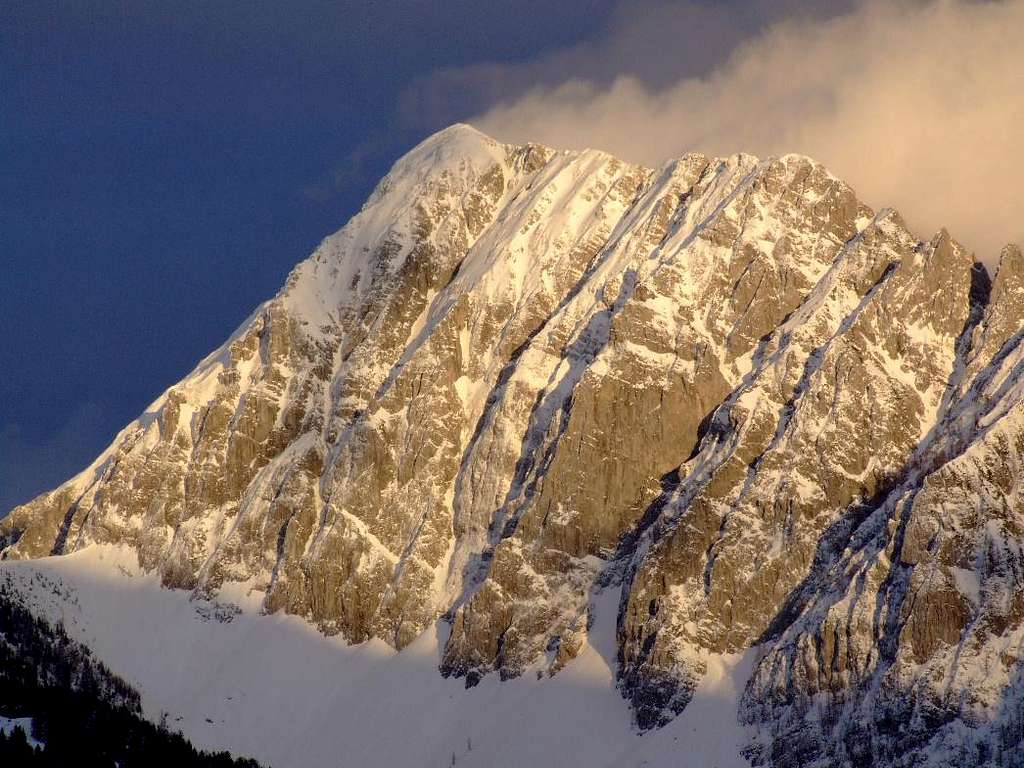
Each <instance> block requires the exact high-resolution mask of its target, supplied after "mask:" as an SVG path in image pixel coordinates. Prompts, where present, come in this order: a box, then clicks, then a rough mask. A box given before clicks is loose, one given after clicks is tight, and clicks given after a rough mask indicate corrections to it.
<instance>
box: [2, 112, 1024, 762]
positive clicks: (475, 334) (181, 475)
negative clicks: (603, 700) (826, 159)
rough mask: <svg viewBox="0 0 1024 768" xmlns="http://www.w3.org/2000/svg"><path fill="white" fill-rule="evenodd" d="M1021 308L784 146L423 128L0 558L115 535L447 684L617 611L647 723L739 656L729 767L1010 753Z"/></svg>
mask: <svg viewBox="0 0 1024 768" xmlns="http://www.w3.org/2000/svg"><path fill="white" fill-rule="evenodd" d="M1022 307H1024V257H1022V256H1021V254H1020V251H1019V250H1017V249H1015V248H1012V247H1011V248H1007V250H1006V251H1005V252H1004V254H1003V257H1002V261H1001V265H1000V268H999V270H998V273H997V275H996V278H995V280H994V282H993V283H992V284H991V285H989V283H988V278H987V274H986V273H985V271H984V269H983V268H982V267H980V265H977V264H975V263H974V261H973V258H972V257H971V256H970V255H969V254H968V253H967V252H966V251H965V250H964V249H963V248H962V247H961V246H959V245H958V244H957V243H956V242H955V241H954V240H953V239H952V238H951V237H950V236H949V235H948V234H947V233H945V232H944V231H943V232H940V233H939V234H938V235H936V236H935V237H934V238H932V239H931V240H930V241H928V242H920V241H919V240H918V239H917V238H916V237H915V236H914V235H912V234H911V233H910V232H909V231H908V229H907V227H906V225H905V224H904V223H903V222H902V220H901V219H900V217H899V215H898V214H896V213H895V212H893V211H889V210H886V211H882V212H880V213H879V214H877V215H876V214H875V213H874V212H873V211H871V210H869V209H868V208H867V207H866V206H864V205H863V204H862V203H861V202H859V201H858V200H857V198H856V196H855V194H854V192H853V191H852V190H851V189H850V188H849V187H848V186H847V185H846V184H844V183H843V182H842V181H840V180H838V179H836V178H835V177H833V176H832V175H830V174H829V173H828V172H827V171H826V170H825V169H824V168H822V167H821V166H820V165H818V164H816V163H814V162H813V161H811V160H809V159H807V158H804V157H800V156H795V155H790V156H785V157H781V158H773V159H767V160H763V161H762V160H758V159H757V158H754V157H751V156H749V155H735V156H732V157H729V158H724V159H720V158H708V157H704V156H702V155H687V156H684V157H682V158H680V159H678V160H675V161H672V162H670V163H668V164H667V165H666V166H665V167H663V168H661V169H659V170H656V171H655V170H651V169H646V168H641V167H638V166H634V165H630V164H628V163H624V162H621V161H619V160H617V159H615V158H613V157H611V156H609V155H607V154H604V153H601V152H595V151H590V150H588V151H583V152H561V151H555V150H552V149H549V148H546V147H541V146H537V145H527V146H521V147H518V146H508V145H503V144H500V143H498V142H495V141H493V140H491V139H489V138H487V137H485V136H483V135H481V134H480V133H478V132H476V131H475V130H473V129H472V128H469V127H468V126H454V127H452V128H450V129H447V130H445V131H442V132H441V133H439V134H437V135H435V136H434V137H431V138H430V139H428V140H427V141H425V142H424V143H423V144H421V145H420V146H418V147H417V148H415V149H414V150H413V151H412V152H410V153H409V154H408V155H407V156H406V157H404V158H403V159H402V160H400V161H399V162H398V163H397V164H396V165H395V167H394V168H393V169H392V171H391V172H390V173H389V174H388V176H387V177H385V179H384V180H382V181H381V183H380V184H379V185H378V187H377V189H376V190H375V191H374V193H373V194H372V196H371V197H370V199H369V200H368V201H367V203H366V205H365V206H364V208H363V209H362V211H361V212H360V213H359V214H357V215H356V216H355V217H353V219H352V220H351V221H350V222H349V223H348V224H347V225H346V226H345V228H344V229H342V230H341V231H339V232H338V233H337V234H335V235H332V236H331V237H329V238H327V239H326V240H325V241H324V242H323V243H322V244H321V246H320V247H319V248H318V249H317V250H316V252H315V253H314V254H313V255H312V256H311V257H310V258H309V259H307V260H306V261H304V262H302V263H301V264H300V265H299V266H298V267H296V269H295V270H294V271H293V273H292V274H291V275H290V276H289V278H288V281H287V283H286V285H285V287H284V288H283V289H282V291H281V292H280V293H279V294H278V296H276V297H275V298H274V299H272V300H270V301H268V302H267V303H265V304H264V305H262V306H261V307H259V308H258V309H257V310H256V311H255V312H254V313H253V315H252V317H250V318H249V319H248V320H247V321H246V322H245V323H243V324H242V326H241V327H240V328H239V329H238V331H236V332H235V334H234V335H233V336H232V337H231V338H230V339H229V340H228V341H227V342H226V343H225V344H224V346H222V347H221V348H220V349H219V350H217V351H216V352H214V353H213V354H212V355H211V356H210V357H208V358H206V359H205V360H204V361H202V362H201V363H200V364H199V366H198V367H197V368H196V370H195V371H193V372H192V373H191V374H190V375H189V376H188V377H186V378H185V379H184V380H183V381H182V382H180V383H179V384H177V385H175V386H173V387H172V388H171V389H169V390H168V391H167V392H166V393H165V394H164V395H163V396H162V397H161V398H160V399H159V400H157V402H155V403H154V404H153V405H152V406H151V407H150V408H149V409H148V410H147V412H146V413H145V414H143V415H142V416H141V417H140V418H139V419H138V420H137V421H136V422H134V423H133V424H131V425H129V426H128V427H127V428H126V429H125V430H124V431H122V432H121V434H119V435H118V437H117V438H116V439H115V441H114V443H113V445H112V446H111V447H110V449H108V451H106V452H105V453H104V454H103V455H102V456H101V457H99V458H98V459H97V461H96V462H95V463H94V464H93V465H92V466H91V467H89V468H88V469H87V470H85V471H84V472H83V473H81V474H80V475H78V476H77V477H76V478H73V479H72V480H70V481H68V482H67V483H66V484H64V485H63V486H61V487H60V488H58V489H56V490H55V491H53V492H50V493H48V494H44V495H42V496H40V497H39V498H37V499H35V500H33V501H31V502H29V503H28V504H26V505H24V506H22V507H19V508H17V509H15V510H14V511H13V512H12V513H11V514H10V515H9V516H8V517H6V518H4V519H3V520H2V521H0V537H2V540H0V544H2V546H3V554H4V556H5V557H37V556H42V555H47V554H51V553H54V554H60V553H65V552H71V551H74V550H77V549H81V548H83V547H87V546H89V545H90V544H92V543H94V542H119V543H126V544H129V545H130V546H132V547H133V548H134V549H135V550H136V551H137V552H138V556H139V562H140V565H142V567H143V568H145V569H147V570H152V571H156V572H158V573H159V574H160V576H161V578H162V580H163V582H164V583H165V584H166V585H168V586H175V587H184V588H188V589H196V590H199V591H202V592H204V593H216V592H217V591H218V590H219V589H221V587H222V586H223V585H225V584H227V583H236V582H240V583H242V584H243V585H244V586H245V588H247V589H248V590H249V591H250V592H252V593H255V594H256V595H258V596H260V597H261V598H262V605H263V608H264V610H265V611H267V612H274V611H278V610H283V611H286V612H288V613H292V614H297V615H299V616H302V617H305V618H306V619H308V620H309V621H311V622H313V623H315V624H316V625H317V626H319V627H320V628H321V629H322V630H323V631H325V632H328V633H341V634H342V635H343V636H344V637H345V638H347V639H348V640H351V641H354V642H358V641H362V640H365V639H368V638H371V637H376V638H381V639H383V640H385V641H386V642H388V643H390V644H391V645H393V646H395V647H397V648H401V647H403V646H405V645H407V644H408V643H410V642H411V641H412V639H413V638H415V637H416V636H417V635H418V634H420V633H421V632H422V631H423V630H424V629H426V628H427V627H428V626H429V625H430V624H431V623H432V622H434V621H436V620H437V619H438V618H440V617H443V618H444V619H445V620H446V621H448V622H449V623H450V625H451V631H450V633H449V635H448V639H447V644H446V647H445V649H444V653H443V657H442V658H441V660H440V666H441V671H442V673H444V674H449V675H450V674H454V675H460V676H465V678H466V680H467V682H468V683H472V682H474V681H475V680H477V679H479V677H480V676H481V675H484V674H487V673H489V672H492V671H496V672H498V673H500V674H501V675H502V676H505V677H507V676H515V675H518V674H521V673H523V672H524V671H526V670H527V669H536V670H537V671H544V670H546V671H548V672H549V673H554V672H556V671H557V670H558V669H560V668H561V667H562V666H563V665H564V664H565V663H567V662H568V661H570V660H571V659H572V658H573V657H574V656H575V655H576V654H577V653H578V652H579V650H580V649H581V647H582V646H583V643H584V642H585V641H586V638H587V629H588V622H589V612H590V609H591V605H592V600H591V597H592V594H593V592H594V591H595V590H601V589H610V588H621V603H620V615H619V623H618V641H619V653H620V663H621V667H620V677H621V685H622V690H623V693H624V694H625V695H626V696H627V697H628V698H629V699H630V701H631V702H632V704H633V706H634V711H635V713H636V718H637V722H638V724H639V725H640V726H641V727H649V726H653V725H658V724H662V723H665V722H667V721H668V720H669V719H671V718H672V717H673V716H675V715H676V714H678V713H679V712H680V711H682V709H683V708H684V707H685V706H686V704H687V702H688V701H689V699H690V696H691V694H692V691H693V689H694V687H695V686H696V685H697V684H698V682H699V680H700V678H701V676H702V675H703V673H704V666H705V663H706V660H707V658H708V655H709V654H720V653H733V652H739V651H743V650H745V649H747V648H750V647H751V646H755V645H757V646H759V647H760V652H761V654H762V659H761V661H760V663H759V665H758V666H757V669H756V671H755V674H754V677H753V679H752V681H751V683H750V685H749V688H748V691H747V695H746V698H745V699H744V703H743V708H742V716H743V718H744V720H745V721H746V722H748V723H749V724H750V725H752V726H753V727H754V731H753V732H754V733H755V741H754V743H753V744H752V745H751V747H750V754H751V756H752V757H753V758H754V759H755V761H760V762H763V763H764V762H773V761H774V762H777V763H778V764H795V763H799V762H801V761H804V762H813V761H814V760H818V761H823V763H822V764H831V762H833V761H838V762H840V763H842V762H843V761H845V762H847V763H849V764H862V763H864V762H865V761H870V760H872V759H885V760H888V761H890V762H894V761H896V759H897V756H898V755H900V754H901V753H903V752H905V751H908V750H911V751H912V750H919V751H921V750H933V748H936V749H937V747H935V745H936V744H939V743H940V742H941V743H946V744H956V745H960V744H968V743H971V744H973V743H974V742H972V741H971V739H976V741H978V743H982V742H983V741H984V738H983V737H982V735H979V734H983V732H984V733H989V731H985V728H989V729H990V731H991V729H996V728H1003V730H1004V731H1007V732H1008V733H1010V735H1009V736H1002V737H1000V738H1002V741H1001V742H1000V743H1001V745H1002V746H1001V747H1000V748H1001V749H1002V750H1003V751H1002V753H1001V754H1003V755H1007V754H1010V753H1011V752H1012V751H1013V750H1014V749H1017V748H1018V747H1016V746H1015V744H1017V743H1018V742H1019V740H1020V739H1019V738H1016V737H1014V736H1013V733H1016V732H1014V731H1013V728H1015V727H1017V725H1016V724H1017V723H1019V721H1020V718H1019V715H1018V714H1016V713H1017V709H1016V705H1015V704H1013V705H1011V704H1009V703H1007V704H1005V705H1004V706H1003V708H1002V709H999V706H1000V705H999V703H998V702H999V701H1006V702H1011V701H1012V697H1013V692H1014V691H1016V687H1015V686H1018V681H1017V678H1016V676H1015V673H1014V670H1015V669H1016V656H1017V655H1016V652H1015V651H1013V650H1012V648H1013V647H1014V645H1013V644H1014V643H1015V642H1016V641H1015V640H1014V639H1013V638H1014V637H1015V635H1014V633H1016V632H1018V631H1020V630H1019V625H1020V621H1019V613H1020V612H1019V610H1018V607H1017V605H1016V602H1017V601H1016V598H1015V597H1014V595H1015V594H1016V592H1017V591H1019V586H1020V584H1019V574H1020V573H1021V572H1022V570H1021V567H1022V565H1021V561H1020V550H1019V546H1018V544H1017V542H1016V538H1017V536H1018V533H1019V530H1020V529H1019V526H1020V525H1021V523H1022V522H1024V521H1019V520H1017V518H1016V517H1015V515H1016V514H1017V502H1016V498H1017V495H1016V494H1017V491H1016V487H1017V486H1016V480H1017V477H1018V466H1019V464H1018V461H1019V452H1020V451H1019V449H1020V445H1021V442H1022V440H1024V438H1021V436H1020V434H1021V428H1020V421H1019V418H1020V417H1019V415H1018V411H1019V406H1018V398H1019V395H1020V392H1022V391H1024V386H1022V385H1021V384H1020V382H1021V381H1022V380H1024V379H1022V378H1021V377H1022V375H1024V369H1021V368H1020V365H1019V359H1020V355H1022V354H1024V351H1020V350H1022V349H1024V346H1022V343H1021V326H1022V321H1024V318H1022V312H1024V310H1022ZM908 596H909V597H908ZM961 666H964V667H965V669H967V671H965V672H961V671H959V669H960V667H961ZM993 669H996V670H1001V673H1000V674H1002V677H1000V676H999V675H998V674H992V671H991V670H993ZM951 670H952V671H951ZM979 670H983V671H979ZM997 710H998V712H997ZM855 711H859V712H861V713H862V715H863V713H865V712H866V713H868V714H867V715H863V717H861V720H863V722H864V723H867V725H863V727H861V726H856V725H855V724H851V723H850V722H849V721H850V720H851V713H853V712H855ZM900 718H904V719H906V718H909V720H907V722H910V721H913V722H914V723H918V725H916V726H914V727H915V728H917V729H918V730H916V731H915V730H913V729H911V730H910V731H906V732H902V731H900V732H898V733H897V732H896V731H894V730H893V726H892V723H895V722H902V721H901V720H900ZM854 719H856V718H854ZM922 723H923V724H924V725H920V724H922ZM995 724H998V725H995ZM935 727H940V729H941V733H940V735H939V736H934V737H933V736H929V735H928V734H930V733H931V730H929V729H933V728H935ZM922 728H923V729H924V730H922ZM864 729H867V730H864ZM964 729H966V730H967V731H970V733H971V734H973V735H972V736H971V737H970V738H967V737H963V738H961V736H962V734H963V732H965V731H964ZM1007 729H1009V730H1007ZM897 730H898V729H897ZM1018 731H1019V728H1018ZM958 734H959V735H958ZM1018 736H1019V734H1018ZM1015 738H1016V741H1015ZM936 739H939V741H936ZM943 739H944V740H945V741H942V740H943ZM989 741H991V739H990V740H989ZM862 742H863V743H866V744H867V745H868V746H867V747H857V746H855V745H856V744H860V743H862ZM972 748H973V747H972ZM933 751H934V750H933ZM929 754H932V753H931V752H929ZM935 754H938V753H935ZM929 759H930V758H929ZM936 759H938V758H936ZM986 759H988V758H986Z"/></svg>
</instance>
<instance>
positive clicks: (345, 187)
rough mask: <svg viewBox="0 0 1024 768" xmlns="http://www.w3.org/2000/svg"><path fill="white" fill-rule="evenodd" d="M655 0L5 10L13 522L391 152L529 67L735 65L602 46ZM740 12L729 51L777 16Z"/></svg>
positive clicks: (4, 273) (0, 47) (270, 283)
mask: <svg viewBox="0 0 1024 768" xmlns="http://www.w3.org/2000/svg"><path fill="white" fill-rule="evenodd" d="M645 2H647V0H622V1H621V2H612V1H611V0H605V1H602V0H594V2H575V3H553V2H549V1H547V0H545V1H543V2H540V1H538V2H534V1H532V0H523V1H521V2H515V3H499V2H486V3H481V2H470V1H469V0H446V1H445V2H442V3H439V2H435V1H433V0H431V1H430V2H418V1H415V0H405V1H404V2H399V1H392V0H384V1H378V2H372V1H371V0H363V1H362V2H352V3H349V2H334V3H328V2H288V3H280V4H276V3H263V2H237V3H228V2H209V0H203V2H190V1H188V0H185V1H179V2H174V3H170V2H160V3H156V2H144V1H143V0H131V1H130V2H129V1H127V0H123V1H116V0H107V1H106V2H88V1H86V0H83V1H81V2H75V3H68V2H46V1H45V0H29V2H21V1H20V0H14V1H12V0H7V2H5V3H4V9H3V14H2V15H3V22H2V24H0V318H2V328H0V371H3V375H2V376H0V515H2V514H4V513H5V512H6V511H7V510H8V509H9V508H10V507H11V506H13V505H14V504H16V503H20V502H22V501H25V500H27V499H28V498H30V497H31V496H33V495H35V494H36V493H38V492H40V491H43V490H46V489H48V488H51V487H53V486H55V485H56V484H58V483H59V482H61V481H62V480H64V479H66V478H67V477H69V476H70V475H72V474H73V473H75V472H77V471H78V470H79V469H81V468H82V467H84V466H85V465H87V464H88V463H89V462H90V461H91V459H92V458H93V457H94V456H95V455H96V454H97V453H99V452H100V451H101V450H102V449H103V448H104V447H105V446H106V445H107V444H108V443H109V441H110V440H111V438H112V437H113V435H114V434H115V433H116V432H117V430H118V429H120V428H121V427H122V426H123V425H124V424H126V423H127V422H129V421H130V420H131V419H133V418H134V417H135V416H136V415H138V413H140V412H141V411H142V410H143V409H144V408H145V407H146V405H147V404H148V403H149V402H150V401H151V400H153V399H154V398H155V397H156V396H157V395H158V394H159V393H160V392H161V391H162V390H163V389H165V388H166V387H167V386H169V385H170V384H172V383H174V382H175V381H177V380H178V379H179V378H181V377H182V376H183V375H184V374H186V373H187V372H188V371H189V370H190V369H191V368H192V367H193V365H194V364H195V363H196V362H197V361H198V360H199V359H200V358H201V357H203V356H204V355H205V354H206V353H207V352H209V351H210V350H211V349H213V348H214V347H215V346H217V345H218V344H220V343H221V342H222V341H223V339H224V338H226V336H227V335H228V334H229V333H230V332H231V331H232V330H233V329H234V327H235V326H236V325H237V324H238V323H239V322H240V321H241V320H243V319H244V318H245V316H246V315H247V314H248V313H249V311H250V310H251V309H252V307H253V306H255V305H256V304H257V303H258V302H260V301H262V300H263V299H265V298H267V297H269V296H270V295H272V294H273V293H274V292H276V290H277V289H278V287H279V286H280V284H281V283H282V281H283V279H284V277H285V275H286V274H287V272H288V270H289V269H290V268H291V267H292V266H293V265H294V264H295V263H296V262H298V261H299V260H300V259H302V258H304V257H305V256H306V255H307V254H308V253H309V251H310V250H311V249H312V248H313V247H314V246H315V245H316V244H317V243H318V242H319V240H320V239H321V238H322V237H323V236H325V235H327V234H328V233H330V232H332V231H334V230H336V229H337V228H338V227H340V226H341V225H342V224H343V223H344V222H345V220H346V219H347V218H348V217H349V216H350V215H351V214H352V213H353V212H354V211H355V210H356V209H357V208H358V206H359V205H360V204H361V202H362V201H363V199H364V198H365V197H366V195H367V193H368V192H369V190H370V189H371V187H372V186H373V183H374V182H375V181H376V180H377V179H378V178H379V177H380V176H381V175H382V174H383V173H384V172H385V171H386V170H387V168H388V166H389V165H390V164H391V163H392V162H393V161H394V159H395V158H396V157H398V156H399V155H400V154H402V153H403V152H404V151H405V150H406V149H408V148H410V147H411V146H412V145H413V144H415V143H416V142H417V141H419V140H420V139H421V138H422V137H423V136H425V135H426V134H428V133H430V132H432V131H433V130H435V129H437V128H440V127H442V126H443V125H445V124H448V123H450V122H454V121H455V120H458V119H463V118H466V117H468V116H469V115H472V114H475V113H476V112H478V111H479V110H480V109H481V108H483V107H486V106H487V105H488V103H489V100H490V101H493V100H494V99H495V98H500V97H501V96H502V95H504V94H503V89H505V88H506V87H508V88H520V89H522V88H523V87H527V86H528V85H529V84H530V80H531V78H533V77H535V76H536V73H537V72H544V71H545V67H543V66H542V67H540V68H537V67H536V66H534V67H533V68H532V69H531V65H530V62H537V61H541V62H543V61H544V60H545V59H544V57H545V56H552V55H554V56H556V58H554V59H552V61H554V62H555V64H554V65H552V66H548V67H547V69H554V70H559V69H560V68H561V66H562V65H561V64H559V63H558V62H569V63H572V62H576V63H577V64H578V65H579V66H582V67H584V68H587V67H589V68H591V69H600V70H601V72H602V73H603V76H607V77H610V76H613V75H614V74H615V73H617V72H623V71H633V72H637V73H639V74H641V75H643V76H645V77H647V78H649V79H652V80H655V81H656V80H657V78H658V75H659V72H662V71H666V62H667V61H672V60H673V59H678V58H679V57H680V56H684V52H683V49H684V48H685V49H686V50H685V57H688V58H687V60H688V61H689V60H693V61H694V62H697V63H698V64H699V63H700V62H704V63H706V64H709V65H710V64H712V63H714V57H715V56H716V55H717V56H718V58H720V57H721V50H726V51H727V48H728V46H726V47H725V48H721V46H718V47H719V48H721V50H718V52H717V54H716V53H715V50H716V45H715V43H716V41H715V40H713V39H706V38H707V37H708V35H709V34H710V33H708V34H705V35H703V37H702V35H696V37H697V38H698V41H697V47H696V48H695V47H694V45H692V44H691V45H689V46H680V47H679V50H678V52H677V51H674V49H673V48H674V47H673V46H672V45H668V46H665V45H659V46H645V45H644V44H643V39H642V37H643V35H642V34H641V32H643V30H642V29H641V30H640V31H639V32H637V33H636V34H635V35H633V37H632V38H631V37H630V35H631V34H632V32H631V29H632V28H627V30H626V31H627V33H628V34H626V35H625V36H624V37H625V38H626V39H627V40H631V39H633V38H636V40H638V41H639V42H636V41H634V42H633V43H631V44H629V45H626V46H625V47H622V46H620V47H618V48H615V47H613V48H611V49H610V50H611V51H612V53H611V54H610V55H605V54H603V53H601V52H600V50H598V49H594V48H588V47H587V46H588V45H590V43H588V41H593V40H595V39H597V40H600V39H601V37H602V35H605V34H606V33H607V30H608V29H609V28H610V27H613V26H615V25H618V26H619V27H622V25H623V23H624V21H623V19H629V18H632V17H631V8H635V7H639V6H638V5H637V4H638V3H640V4H643V3H645ZM792 2H799V0H791V3H792ZM652 3H653V5H652ZM744 5H745V4H744V3H743V2H738V3H736V4H734V5H733V6H732V7H733V11H732V12H731V14H732V15H731V16H730V17H718V21H717V22H715V23H717V24H718V27H717V28H716V29H718V32H717V33H716V34H718V35H719V37H720V38H721V36H722V35H725V36H726V37H728V36H729V35H732V34H733V32H731V31H730V30H741V29H746V28H747V27H748V26H751V22H750V21H749V20H750V19H752V18H753V19H755V21H756V20H757V18H760V17H761V16H764V13H762V12H760V11H759V12H756V13H755V12H753V11H751V12H750V13H746V12H745V11H744V10H743V8H742V7H741V8H740V10H739V11H738V12H737V11H736V7H737V6H744ZM748 5H750V6H753V7H756V6H757V5H758V4H757V3H754V2H752V1H751V2H750V3H749V4H748ZM762 5H763V4H762ZM657 6H658V3H657V2H656V0H650V2H647V6H645V7H657ZM716 12H717V11H716ZM687 13H689V11H687ZM634 15H635V14H634ZM649 18H652V19H654V21H653V22H652V23H651V24H649V25H648V26H649V27H650V28H651V29H653V30H654V31H655V32H657V31H658V28H659V26H661V25H659V24H658V23H657V17H656V15H655V16H650V17H649ZM681 18H685V19H690V18H693V16H692V14H690V15H688V16H685V17H681ZM709 29H710V27H709ZM746 31H749V30H748V29H747V30H746ZM643 34H647V33H643ZM702 34H703V33H702ZM637 35H639V37H637ZM702 39H705V42H706V45H702V44H701V42H700V41H701V40H702ZM717 42H721V40H719V41H717ZM726 42H730V43H731V42H734V41H726ZM581 46H582V47H581ZM655 48H657V49H658V50H654V49H655ZM704 48H706V51H707V52H705V51H704ZM595 50H597V53H595ZM566 51H568V52H569V53H568V54H567V55H562V54H558V53H557V52H563V53H564V52H566ZM655 53H658V54H659V55H660V58H658V57H657V56H655V55H654V54H655ZM558 55H562V58H558ZM492 65H494V66H492ZM474 66H475V67H477V69H473V67H474ZM480 67H483V69H482V70H481V69H479V68H480ZM488 67H490V69H488ZM503 68H511V69H509V70H508V71H506V70H505V69H503ZM481 73H482V74H481ZM510 73H511V74H510ZM553 74H554V75H555V76H562V75H563V72H561V71H556V72H554V73H553ZM599 74H600V73H599Z"/></svg>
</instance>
